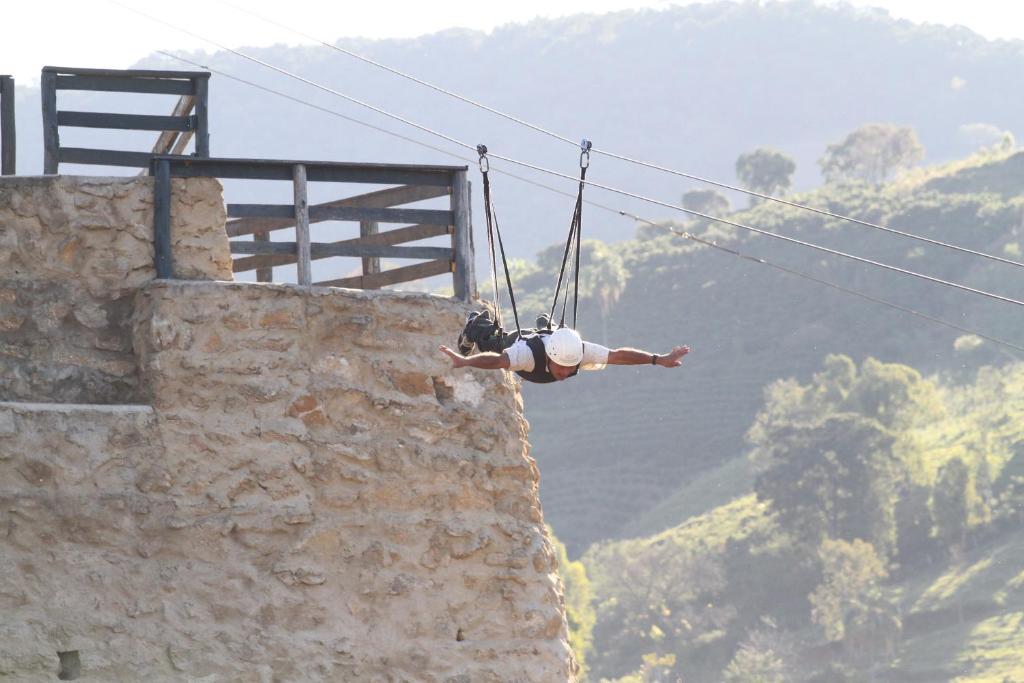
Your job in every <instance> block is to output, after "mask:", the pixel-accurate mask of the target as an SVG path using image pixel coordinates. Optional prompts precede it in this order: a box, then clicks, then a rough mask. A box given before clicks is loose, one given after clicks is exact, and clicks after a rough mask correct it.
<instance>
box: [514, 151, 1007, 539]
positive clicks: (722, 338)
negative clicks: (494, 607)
mask: <svg viewBox="0 0 1024 683" xmlns="http://www.w3.org/2000/svg"><path fill="white" fill-rule="evenodd" d="M990 178H991V179H997V180H996V181H992V182H998V183H999V186H998V187H995V186H992V185H991V184H990V181H989V180H987V179H990ZM1015 182H1016V184H1017V187H1024V154H1020V153H1018V154H1015V155H1010V156H1006V155H1002V156H999V155H997V156H995V157H986V156H981V157H977V158H975V159H974V160H973V161H964V162H958V163H955V164H951V165H950V166H949V167H948V168H942V167H939V168H931V169H928V170H927V171H921V172H918V173H916V174H915V173H911V174H908V176H907V177H905V178H904V179H902V180H900V181H896V182H893V183H891V184H889V185H887V186H884V187H880V188H872V187H869V186H852V187H851V186H847V187H843V186H824V187H822V188H820V189H818V190H816V191H814V192H811V193H806V194H803V195H797V196H796V197H795V199H796V200H797V201H801V202H805V203H809V204H811V205H814V206H827V207H829V208H831V209H832V210H834V211H838V212H840V213H846V214H848V215H855V216H861V217H864V218H867V219H869V220H876V221H880V222H881V223H883V224H886V225H891V226H898V227H900V228H902V229H904V230H907V231H910V232H914V233H918V234H922V235H926V236H929V237H934V238H937V239H941V240H948V241H951V242H954V243H956V244H960V245H964V246H967V247H972V248H975V249H980V250H983V251H986V252H989V253H994V254H1007V255H1012V254H1014V253H1016V251H1015V250H1016V249H1019V247H1020V240H1021V224H1022V219H1021V215H1022V213H1021V212H1022V209H1024V198H1022V197H1021V196H1019V195H1018V196H1009V195H1007V196H1004V195H1002V194H999V192H1000V191H1001V189H1002V188H1004V187H1008V186H1010V185H1012V184H1013V183H1015ZM731 218H732V219H734V220H736V221H739V222H741V223H749V224H751V225H756V226H759V227H762V228H765V229H768V230H773V231H777V232H779V233H782V234H787V235H791V236H795V237H798V238H800V239H804V240H808V241H811V242H816V243H820V244H824V245H826V246H829V247H831V248H835V249H840V250H844V251H850V252H855V253H857V254H859V255H862V256H866V257H868V258H873V259H877V260H879V261H882V262H885V263H892V264H897V265H901V266H903V267H907V268H912V269H914V270H918V271H923V272H926V273H927V274H929V275H933V276H935V277H940V278H946V279H949V280H954V281H957V282H963V283H965V284H968V285H971V286H975V287H980V288H983V289H988V290H991V291H996V292H1001V293H1004V294H1007V295H1011V296H1012V295H1013V293H1014V292H1015V291H1016V292H1019V291H1022V286H1024V274H1022V273H1021V272H1020V270H1019V269H1015V268H1014V267H1013V266H1010V265H1006V264H1000V263H995V262H991V261H983V260H981V259H978V258H975V257H971V256H969V255H962V254H958V253H955V252H950V251H948V250H944V249H941V248H939V247H935V246H931V245H925V247H921V246H920V244H919V243H916V242H911V241H909V240H907V239H904V238H900V237H896V236H892V235H889V234H885V233H881V232H879V231H873V230H869V229H866V228H863V227H860V226H856V225H849V224H841V223H839V222H837V221H832V220H829V221H827V222H825V221H822V220H821V218H820V217H819V216H816V215H814V214H808V213H805V212H802V211H798V210H796V209H792V208H789V207H778V206H769V205H762V206H758V207H755V208H754V209H751V210H747V211H742V212H739V213H736V214H734V215H732V216H731ZM688 229H694V230H697V231H700V230H704V231H705V234H707V235H709V236H714V237H715V238H716V239H718V240H719V241H720V242H721V243H722V244H723V245H728V246H730V247H733V248H737V249H740V250H741V251H742V252H744V253H747V254H750V255H754V256H758V257H762V258H766V259H768V260H769V261H772V262H774V263H778V264H782V265H786V266H788V267H792V268H797V269H799V270H803V271H805V272H809V273H811V274H813V275H815V276H817V277H821V278H824V279H828V280H832V281H836V282H841V283H843V284H844V285H845V286H848V287H853V288H857V289H859V290H861V291H863V292H865V293H866V294H869V295H872V296H876V297H880V298H883V299H887V300H889V301H892V302H893V303H896V304H899V305H902V306H907V307H910V308H915V309H917V310H919V311H921V312H923V313H925V314H928V315H932V316H936V317H939V318H944V319H946V320H950V321H954V322H958V323H959V324H962V325H966V326H970V327H975V328H977V329H978V330H980V331H984V332H986V333H988V334H991V335H993V336H996V337H1002V338H1004V339H1007V340H1010V341H1015V342H1016V343H1017V344H1020V343H1021V341H1022V339H1021V336H1020V331H1021V329H1022V328H1021V325H1020V322H1019V320H1020V318H1019V315H1018V314H1016V312H1015V311H1013V310H1012V309H1013V307H1012V306H1009V305H1007V304H1002V303H1000V302H995V301H988V300H983V299H981V298H980V297H975V296H972V295H969V294H966V293H962V292H959V291H955V290H950V289H947V288H942V287H939V286H937V285H934V284H932V283H928V282H922V281H918V280H911V279H910V278H908V277H905V276H901V275H899V274H894V273H889V272H883V271H880V270H878V269H875V268H872V267H870V266H867V265H862V264H851V263H847V262H844V261H843V260H842V259H838V258H836V257H829V258H827V259H826V258H824V257H823V256H822V255H820V254H817V253H815V252H811V251H809V250H806V249H802V248H800V247H794V246H793V245H790V244H785V243H779V242H778V241H775V240H770V239H768V238H764V237H760V236H757V235H750V234H746V233H744V234H738V233H737V232H735V231H725V230H723V229H720V228H717V227H715V226H701V225H699V224H695V225H691V226H688ZM645 230H646V229H645ZM620 253H622V255H623V260H624V263H625V264H626V269H627V271H628V273H629V278H628V281H627V282H626V285H625V288H624V290H623V291H622V294H621V297H620V298H619V300H618V303H617V304H616V305H615V306H614V307H613V308H612V310H611V312H610V314H609V316H608V323H607V326H608V330H609V331H608V337H609V339H608V343H609V344H611V345H613V346H623V345H631V346H639V347H640V348H645V349H651V350H655V351H664V350H666V349H667V348H669V347H670V346H671V345H673V344H677V343H687V344H689V345H690V346H691V347H693V351H692V353H691V354H690V355H689V356H688V357H687V358H686V361H685V363H684V367H683V368H682V369H681V370H680V371H678V372H677V374H667V373H665V372H661V371H654V370H652V369H651V368H647V367H638V368H635V369H634V368H611V369H609V370H607V371H604V372H601V373H596V374H593V375H587V376H585V377H583V378H582V380H581V381H578V382H573V383H567V384H566V385H565V386H560V387H559V388H558V389H559V390H558V391H557V393H556V392H553V391H550V390H548V389H546V388H545V387H533V386H527V387H525V388H524V396H525V397H526V405H527V417H528V419H529V420H530V423H531V425H532V427H533V429H532V430H531V438H532V441H533V444H534V448H535V450H534V452H535V454H536V456H537V458H538V460H539V461H540V463H541V468H542V471H543V472H544V486H543V487H542V500H543V501H544V505H545V513H546V514H547V516H548V519H549V521H550V523H551V524H552V526H553V527H554V529H555V531H556V533H557V534H558V535H559V538H561V539H562V541H563V542H565V543H566V545H567V546H568V547H569V549H570V553H574V552H575V553H578V552H581V551H582V550H583V549H584V548H585V547H586V545H587V544H589V543H590V542H593V541H595V540H599V539H604V538H615V537H621V536H623V535H631V534H632V533H636V532H642V533H654V532H656V531H658V530H659V529H663V528H667V527H668V526H671V525H673V524H676V523H678V522H679V521H680V520H681V518H680V517H678V516H675V517H673V516H672V514H670V511H671V510H672V508H673V506H676V507H678V505H677V504H676V503H673V502H672V501H673V500H678V499H679V496H678V495H676V494H675V493H674V492H675V491H676V490H677V489H678V488H679V487H680V486H681V485H684V484H685V483H686V482H689V481H693V480H695V479H696V478H698V477H700V476H701V475H702V473H703V472H705V471H707V470H709V469H710V468H715V467H718V466H719V465H720V464H722V463H725V462H728V461H731V460H733V459H735V458H736V457H738V456H739V455H740V454H742V453H743V452H744V450H745V448H746V444H745V442H744V434H745V432H746V430H747V428H748V427H749V425H750V424H751V421H752V420H753V417H754V414H755V413H756V412H757V410H758V409H759V407H760V405H761V404H762V390H763V388H764V387H765V386H766V385H768V384H769V383H770V382H772V381H774V380H776V379H779V378H785V377H790V376H792V377H796V378H798V379H806V378H807V377H808V376H809V373H810V372H811V370H810V368H815V367H817V366H818V365H820V363H821V361H822V360H823V359H824V358H825V356H826V355H828V354H830V353H843V354H847V355H849V356H851V357H852V358H854V359H855V360H856V361H858V362H859V361H860V360H862V359H864V358H866V357H874V358H878V359H880V360H883V361H886V362H900V363H907V364H909V365H912V366H913V367H915V368H918V369H919V370H921V371H923V372H929V373H930V372H948V373H952V374H953V375H960V374H963V373H964V372H970V371H971V368H976V367H978V366H980V365H982V364H985V363H990V362H1004V361H1005V360H1007V359H1008V358H1012V355H1008V354H1009V352H1007V351H1005V350H1003V349H1001V348H997V347H994V346H993V345H991V344H981V345H980V346H977V347H971V346H970V345H967V346H964V345H963V344H961V345H960V346H959V348H960V350H957V348H958V347H957V346H955V344H954V343H955V341H956V339H957V338H958V337H959V336H961V335H960V333H958V332H956V331H955V330H950V329H947V328H943V327H939V326H937V325H935V324H933V323H930V322H927V321H924V320H920V319H917V318H914V317H912V316H909V315H906V314H903V313H900V312H898V311H894V310H892V309H888V308H885V307H882V306H879V305H877V304H874V303H871V302H868V301H864V300H862V299H858V298H855V297H852V296H850V295H847V294H844V293H842V292H838V291H836V290H833V289H830V288H827V287H824V286H822V285H818V284H815V283H812V282H808V281H806V280H803V279H800V278H797V277H794V276H791V275H788V274H786V273H781V272H778V271H776V270H774V269H771V268H768V267H764V266H762V265H760V264H757V263H752V262H750V261H747V260H742V259H738V258H735V257H733V256H731V255H728V254H723V253H721V252H718V251H715V250H711V249H708V248H705V247H703V246H698V245H694V244H692V243H686V242H685V241H684V240H682V239H681V238H678V237H674V236H671V235H667V236H660V237H657V238H654V239H646V240H636V241H633V242H629V243H626V244H625V245H622V247H621V250H620ZM1011 257H1012V256H1011ZM546 281H547V280H546V278H545V282H546ZM547 286H550V284H548V285H547ZM581 330H582V331H583V333H584V336H591V337H594V338H596V340H597V341H600V340H601V325H600V319H599V315H598V313H597V312H596V311H595V310H587V311H585V312H584V314H583V317H582V319H581ZM595 397H599V400H597V399H595ZM681 495H682V497H683V498H686V497H687V494H685V493H683V494H681ZM673 496H675V497H673ZM659 504H660V507H657V506H659ZM683 507H685V506H683ZM680 511H682V508H680Z"/></svg>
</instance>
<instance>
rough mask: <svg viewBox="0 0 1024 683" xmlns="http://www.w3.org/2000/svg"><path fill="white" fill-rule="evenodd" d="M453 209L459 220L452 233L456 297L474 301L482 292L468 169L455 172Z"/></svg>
mask: <svg viewBox="0 0 1024 683" xmlns="http://www.w3.org/2000/svg"><path fill="white" fill-rule="evenodd" d="M451 209H452V213H453V214H454V221H455V225H454V226H453V228H454V232H453V234H452V250H453V251H454V252H455V266H454V271H453V273H452V284H453V288H454V290H455V296H456V297H458V298H459V299H462V300H463V301H467V302H468V301H473V300H474V299H476V298H477V297H478V295H477V291H476V275H475V273H474V269H473V219H472V213H471V207H470V194H469V177H468V174H467V172H466V171H454V172H453V173H452V195H451Z"/></svg>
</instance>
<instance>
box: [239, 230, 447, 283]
mask: <svg viewBox="0 0 1024 683" xmlns="http://www.w3.org/2000/svg"><path fill="white" fill-rule="evenodd" d="M448 232H449V226H447V225H411V226H409V227H407V228H399V229H398V230H388V231H387V232H381V233H378V234H376V235H369V236H367V237H359V238H356V239H349V240H341V241H339V242H332V243H331V244H348V245H379V246H386V245H393V244H401V243H403V242H415V241H416V240H421V239H426V238H428V237H436V236H438V235H445V234H447V233H448ZM256 234H260V233H256ZM264 234H267V233H264ZM311 258H312V259H313V260H314V261H315V260H317V259H320V258H330V257H329V256H317V255H316V254H312V255H311ZM364 258H373V257H364ZM290 263H295V256H294V254H275V255H271V256H251V257H248V258H239V259H235V260H234V263H233V268H234V271H235V272H236V273H240V272H243V271H247V270H252V269H253V268H261V267H263V268H269V267H272V266H285V265H288V264H290Z"/></svg>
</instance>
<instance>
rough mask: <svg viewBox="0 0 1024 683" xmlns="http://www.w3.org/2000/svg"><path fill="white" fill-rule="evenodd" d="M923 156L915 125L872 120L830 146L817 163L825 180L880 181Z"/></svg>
mask: <svg viewBox="0 0 1024 683" xmlns="http://www.w3.org/2000/svg"><path fill="white" fill-rule="evenodd" d="M923 158H924V147H923V146H922V145H921V143H920V142H919V141H918V139H917V133H916V132H914V129H913V128H901V127H899V126H896V125H893V124H891V123H870V124H867V125H865V126H861V127H860V128H858V129H857V130H855V131H853V132H852V133H850V134H849V135H847V136H846V137H845V138H844V139H843V140H842V141H840V142H838V143H836V144H834V145H829V146H828V147H827V148H826V150H825V154H824V156H822V157H821V159H819V160H818V165H819V166H821V172H822V174H823V175H824V176H825V180H826V182H830V183H831V182H836V181H840V180H851V179H860V180H865V181H867V182H869V183H875V184H878V183H882V182H884V181H885V180H886V179H887V178H888V177H889V176H890V175H891V174H892V173H893V172H895V171H897V170H900V169H903V168H910V167H911V166H913V165H914V164H916V163H918V162H919V161H921V159H923Z"/></svg>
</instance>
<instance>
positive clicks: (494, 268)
mask: <svg viewBox="0 0 1024 683" xmlns="http://www.w3.org/2000/svg"><path fill="white" fill-rule="evenodd" d="M476 151H477V152H478V153H479V154H480V174H481V175H482V176H483V183H484V216H485V218H486V219H487V248H488V251H489V252H490V257H491V281H492V282H493V283H494V318H495V322H496V323H497V325H498V327H499V328H500V329H501V330H502V331H504V325H502V321H501V305H500V304H499V302H498V264H497V257H496V254H495V250H494V242H495V236H497V242H498V249H499V250H500V251H501V265H502V268H503V269H504V271H505V284H506V285H507V287H508V298H509V301H511V302H512V316H513V317H514V318H515V321H516V331H518V330H520V329H521V328H520V326H519V311H518V310H517V309H516V295H515V293H514V292H513V291H512V276H511V275H510V274H509V271H508V260H507V259H506V258H505V244H504V242H503V241H502V239H501V227H500V226H499V225H498V216H497V212H495V210H494V204H493V203H492V202H491V181H490V178H489V177H488V172H489V171H490V163H489V162H488V160H487V147H486V146H485V145H477V147H476Z"/></svg>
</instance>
